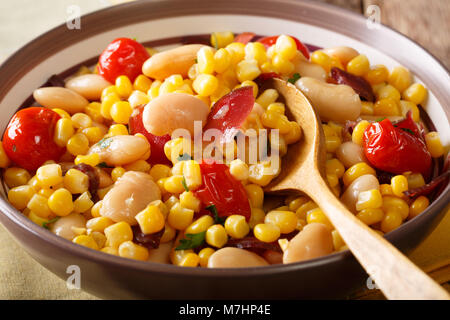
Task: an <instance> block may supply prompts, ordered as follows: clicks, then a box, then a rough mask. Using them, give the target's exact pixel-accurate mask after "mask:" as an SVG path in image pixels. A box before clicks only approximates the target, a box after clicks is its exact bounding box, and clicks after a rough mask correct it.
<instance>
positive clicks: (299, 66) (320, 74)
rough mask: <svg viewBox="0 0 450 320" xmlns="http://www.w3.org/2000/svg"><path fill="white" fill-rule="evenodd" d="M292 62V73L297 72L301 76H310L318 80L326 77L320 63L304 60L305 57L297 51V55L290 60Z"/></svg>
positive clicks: (323, 79)
mask: <svg viewBox="0 0 450 320" xmlns="http://www.w3.org/2000/svg"><path fill="white" fill-rule="evenodd" d="M292 63H293V64H294V73H298V74H299V75H300V76H301V77H310V78H314V79H317V80H320V81H325V80H326V79H327V72H326V71H325V69H324V68H322V67H321V66H320V65H318V64H315V63H312V62H310V61H309V60H306V59H305V57H304V56H303V55H302V54H301V53H300V52H299V51H297V55H296V56H295V57H294V59H293V60H292Z"/></svg>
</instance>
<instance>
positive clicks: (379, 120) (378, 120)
mask: <svg viewBox="0 0 450 320" xmlns="http://www.w3.org/2000/svg"><path fill="white" fill-rule="evenodd" d="M384 119H386V117H383V118H380V119H377V120H375V122H381V121H383V120H384Z"/></svg>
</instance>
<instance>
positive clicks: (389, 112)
mask: <svg viewBox="0 0 450 320" xmlns="http://www.w3.org/2000/svg"><path fill="white" fill-rule="evenodd" d="M373 114H374V115H376V116H399V115H401V112H400V108H399V103H398V102H397V101H396V100H394V99H392V98H385V99H381V100H378V101H377V102H375V104H374V105H373Z"/></svg>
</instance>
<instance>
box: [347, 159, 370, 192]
mask: <svg viewBox="0 0 450 320" xmlns="http://www.w3.org/2000/svg"><path fill="white" fill-rule="evenodd" d="M365 174H372V175H375V174H376V173H375V170H374V169H373V168H372V167H370V166H369V165H368V164H367V163H365V162H359V163H356V164H354V165H353V166H351V167H350V168H348V169H347V171H345V173H344V176H343V177H342V179H343V182H344V185H345V186H349V185H350V184H351V183H352V182H353V181H354V180H355V179H356V178H359V177H361V176H363V175H365Z"/></svg>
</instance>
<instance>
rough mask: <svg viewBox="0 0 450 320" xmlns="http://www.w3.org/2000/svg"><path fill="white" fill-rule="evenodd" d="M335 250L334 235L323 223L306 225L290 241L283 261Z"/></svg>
mask: <svg viewBox="0 0 450 320" xmlns="http://www.w3.org/2000/svg"><path fill="white" fill-rule="evenodd" d="M332 252H333V237H332V236H331V232H330V230H329V229H328V228H327V227H326V226H325V225H323V224H321V223H311V224H308V225H306V226H305V227H304V228H303V230H302V231H300V232H299V233H298V234H297V235H296V236H295V237H294V238H292V239H291V241H289V244H288V246H287V249H286V250H285V251H284V254H283V263H293V262H298V261H304V260H309V259H314V258H318V257H322V256H325V255H327V254H330V253H332Z"/></svg>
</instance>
